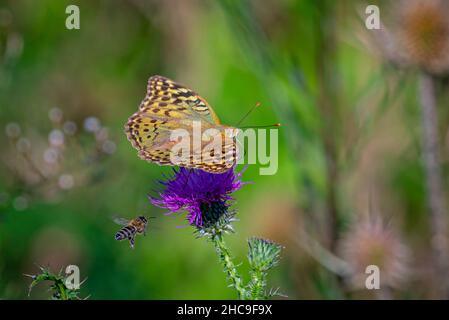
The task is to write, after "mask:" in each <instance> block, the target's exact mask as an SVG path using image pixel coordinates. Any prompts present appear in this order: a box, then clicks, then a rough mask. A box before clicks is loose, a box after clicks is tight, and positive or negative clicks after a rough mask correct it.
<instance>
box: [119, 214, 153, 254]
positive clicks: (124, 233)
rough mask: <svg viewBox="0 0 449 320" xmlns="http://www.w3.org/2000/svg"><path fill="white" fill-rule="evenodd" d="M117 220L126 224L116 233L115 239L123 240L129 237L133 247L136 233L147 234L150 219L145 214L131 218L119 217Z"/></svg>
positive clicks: (121, 223)
mask: <svg viewBox="0 0 449 320" xmlns="http://www.w3.org/2000/svg"><path fill="white" fill-rule="evenodd" d="M115 222H116V223H118V224H120V225H123V226H124V227H123V228H121V229H120V230H119V231H117V233H116V234H115V240H117V241H121V240H125V239H128V240H129V243H130V245H131V248H134V238H135V236H136V234H143V235H146V230H147V226H148V219H147V218H146V217H144V216H139V217H137V218H135V219H131V220H126V219H121V218H118V219H115Z"/></svg>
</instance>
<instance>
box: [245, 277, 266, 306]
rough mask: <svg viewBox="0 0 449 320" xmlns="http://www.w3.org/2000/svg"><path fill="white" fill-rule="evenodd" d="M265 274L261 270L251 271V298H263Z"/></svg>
mask: <svg viewBox="0 0 449 320" xmlns="http://www.w3.org/2000/svg"><path fill="white" fill-rule="evenodd" d="M266 278H267V274H266V273H265V272H263V271H261V270H253V271H251V284H250V286H249V287H250V290H251V291H250V294H251V300H260V299H265V287H266V285H267V281H266Z"/></svg>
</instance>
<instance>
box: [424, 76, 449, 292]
mask: <svg viewBox="0 0 449 320" xmlns="http://www.w3.org/2000/svg"><path fill="white" fill-rule="evenodd" d="M419 93H420V100H421V120H422V152H423V160H424V167H425V172H426V188H427V190H426V191H427V201H428V206H429V215H430V216H429V218H430V225H431V229H432V239H431V246H432V251H433V259H434V267H435V272H436V277H437V279H436V285H437V287H439V291H440V297H441V298H443V299H447V298H449V283H448V270H449V257H448V244H447V238H446V237H447V219H446V213H447V212H446V203H445V199H444V192H443V182H442V180H441V168H440V163H439V159H440V155H439V148H438V121H437V110H436V98H435V83H434V79H433V78H432V76H431V75H429V74H426V73H422V74H421V77H420V91H419Z"/></svg>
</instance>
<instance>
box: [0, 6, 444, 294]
mask: <svg viewBox="0 0 449 320" xmlns="http://www.w3.org/2000/svg"><path fill="white" fill-rule="evenodd" d="M412 2H413V3H415V2H416V1H410V2H408V4H404V2H401V4H399V3H398V2H396V1H394V3H393V1H377V2H375V3H376V4H378V5H379V6H380V14H381V21H382V30H368V29H367V28H366V27H365V18H366V14H365V8H366V6H367V3H365V2H363V1H311V0H296V1H295V0H282V1H277V0H276V1H275V0H267V1H261V0H260V1H257V0H252V1H250V0H243V1H232V0H222V1H201V0H188V1H187V0H164V1H156V0H147V1H144V0H125V1H122V0H120V1H119V0H114V1H105V0H103V1H101V0H96V1H87V0H86V1H65V0H61V1H50V0H41V1H39V2H37V1H34V0H18V1H17V0H14V1H13V0H9V1H8V0H1V1H0V128H2V130H1V134H0V158H1V163H2V165H1V166H0V298H3V299H28V297H27V290H28V285H29V283H30V279H29V278H26V277H24V276H23V274H24V273H27V274H30V273H31V274H33V273H37V272H38V268H37V266H36V264H37V265H44V266H50V267H51V268H52V269H53V270H54V271H58V270H59V269H60V268H61V267H64V266H66V265H68V264H76V265H78V266H79V267H80V270H81V276H82V278H85V277H87V281H86V282H85V284H84V285H83V287H82V289H81V293H82V296H88V295H90V298H91V299H227V298H229V299H234V298H235V297H236V295H235V293H234V291H233V290H232V289H231V288H228V287H227V286H226V279H225V275H224V274H223V273H222V270H221V266H220V265H219V263H218V259H217V257H216V256H215V252H214V249H213V247H212V245H211V244H210V243H208V242H207V241H204V240H202V239H196V238H195V237H194V235H193V230H192V229H191V228H189V227H185V228H177V227H178V226H182V225H185V220H184V217H183V216H182V215H179V216H174V215H173V216H164V215H163V213H164V211H162V210H160V209H157V208H155V207H154V206H152V205H151V204H150V203H149V202H148V200H147V195H148V193H150V194H154V193H155V192H156V191H157V190H158V188H159V186H158V184H157V181H158V179H161V178H162V177H163V174H166V173H170V172H171V169H170V168H168V167H159V166H157V165H154V164H150V163H146V162H144V161H142V160H140V159H139V158H138V157H137V154H136V151H135V150H134V149H133V148H132V147H131V144H130V143H129V142H128V141H127V139H126V136H125V134H124V132H123V126H124V124H125V122H126V120H127V118H128V117H129V116H130V115H131V114H132V113H133V112H135V111H136V110H137V107H138V105H139V103H140V101H141V100H142V99H143V97H144V95H145V90H146V83H147V79H148V78H149V76H151V75H154V74H160V75H164V76H166V77H169V78H172V79H174V80H176V81H178V82H180V83H184V84H187V85H188V86H189V87H191V88H193V89H194V90H195V91H197V92H198V93H200V94H201V95H202V96H203V97H204V98H206V99H207V100H208V102H209V103H210V104H211V105H212V106H213V107H214V109H215V111H216V112H217V114H218V115H219V117H220V118H221V120H222V122H223V123H226V124H231V125H232V124H235V123H237V122H238V121H239V120H240V119H241V117H242V116H243V115H244V114H245V112H246V111H247V110H249V109H250V108H251V107H252V106H253V105H254V104H255V103H256V102H261V104H262V106H261V107H260V108H258V109H257V111H255V112H254V113H253V114H252V115H251V117H250V118H249V119H248V120H247V121H246V124H248V125H251V124H253V125H268V124H272V123H277V122H280V123H282V124H283V127H281V128H280V129H279V133H280V135H279V137H280V139H279V168H278V172H277V173H276V175H272V176H260V175H259V167H260V166H259V165H257V164H256V165H251V166H250V167H249V168H248V169H247V170H246V171H245V173H244V176H243V179H244V180H246V181H251V182H253V183H252V184H248V185H246V186H245V187H244V188H243V189H242V190H240V191H238V193H236V194H235V197H236V198H237V201H236V204H235V208H236V209H238V211H239V213H238V217H239V219H240V221H238V222H237V223H236V224H235V228H236V233H235V234H232V235H229V236H227V238H226V240H227V242H228V243H229V246H230V247H231V250H232V253H233V255H234V257H235V261H236V263H239V262H242V265H241V266H240V267H239V268H240V270H241V273H242V274H243V275H244V278H245V280H247V279H248V277H247V272H248V266H247V263H246V253H247V244H246V239H247V238H248V237H250V236H253V235H257V236H262V237H266V238H269V239H272V240H274V241H276V242H279V243H281V244H282V245H284V246H285V250H284V252H283V255H282V261H281V264H280V266H279V267H277V268H276V269H275V270H274V271H273V272H272V273H271V274H270V277H269V284H270V286H272V287H280V288H281V292H282V293H284V294H285V295H287V296H288V299H351V298H363V299H376V298H445V297H447V296H445V295H444V294H442V293H441V292H440V291H438V289H437V287H436V285H435V283H438V282H439V280H440V279H445V278H446V277H445V275H444V274H438V273H436V272H434V266H433V262H432V261H433V257H432V243H433V242H432V239H433V238H434V236H435V235H434V234H433V229H432V226H431V222H430V221H431V218H429V217H431V214H430V213H429V209H428V207H427V204H426V194H427V192H426V184H425V181H426V179H425V172H424V168H423V164H422V160H423V152H422V139H421V131H422V130H421V112H420V100H419V92H418V80H419V77H420V75H421V74H423V73H425V72H426V71H429V70H427V69H426V65H425V63H426V61H429V59H422V60H419V61H418V60H416V59H415V60H412V61H411V60H410V59H409V60H408V61H406V62H404V63H402V62H403V59H402V54H404V55H407V53H408V52H410V51H411V50H413V48H408V47H399V49H395V50H391V47H392V44H391V43H390V42H393V43H394V41H395V39H394V37H395V36H398V37H399V36H400V35H402V33H395V32H393V31H391V32H390V29H387V26H389V27H390V28H391V29H394V28H399V27H404V26H403V25H401V24H400V23H401V21H404V20H403V19H404V18H403V16H401V12H402V13H403V12H404V8H405V7H408V6H411V5H412ZM69 4H76V5H78V6H79V8H80V13H81V28H80V30H68V29H66V27H65V20H66V18H67V14H66V13H65V9H66V7H67V6H68V5H69ZM413 5H415V4H413ZM401 10H402V11H401ZM418 12H425V10H424V11H423V10H418ZM435 12H447V11H444V10H437V11H435ZM435 12H434V14H435V15H437V13H435ZM401 19H402V20H401ZM416 20H417V21H418V22H416V23H415V24H417V25H418V27H419V26H421V27H422V29H425V30H427V32H428V35H429V38H430V39H434V38H432V35H433V33H432V32H433V31H432V30H433V29H432V26H433V24H432V23H430V22H429V21H438V19H437V18H435V17H434V18H432V19H427V20H426V19H421V20H423V21H424V22H422V21H421V20H419V19H416ZM446 20H447V16H445V19H443V21H446ZM420 21H421V22H420ZM419 23H421V25H419ZM426 23H427V24H426ZM445 23H446V22H444V23H443V22H442V25H444V24H445ZM384 25H385V28H384ZM398 25H399V26H398ZM409 25H410V26H414V25H413V23H410V24H409ZM429 25H430V27H429ZM426 27H427V29H426ZM439 28H440V29H438V32H437V34H438V35H439V38H438V41H440V42H441V43H442V44H441V46H443V48H446V47H444V45H445V43H444V41H449V40H445V36H448V35H449V31H448V30H449V29H448V30H446V29H445V28H444V27H442V26H439ZM417 29H419V28H417ZM419 30H421V29H419ZM429 30H430V31H429ZM410 32H412V33H413V32H414V31H413V30H412V31H410ZM429 32H430V33H429ZM445 32H446V33H445ZM398 34H399V35H398ZM406 36H407V35H405V36H404V37H405V40H407V39H408V38H406ZM426 39H427V38H426ZM448 39H449V36H448ZM399 40H401V39H399ZM417 41H419V39H418V40H417ZM434 41H436V40H434ZM398 42H399V43H401V41H398ZM441 46H435V48H433V47H432V48H431V49H430V52H431V53H434V52H435V51H437V50H440V49H439V48H440V47H441ZM448 48H449V46H448ZM443 51H445V52H446V54H449V50H445V49H444V50H443ZM419 54H420V52H419V51H418V53H417V55H418V56H419ZM401 59H402V60H401ZM410 61H411V62H410ZM435 65H436V67H435ZM444 67H445V66H444V63H443V66H441V64H434V65H432V68H430V70H431V73H432V79H433V80H434V81H433V83H434V84H435V96H436V100H437V111H438V119H437V120H438V121H437V124H436V129H437V133H438V141H439V145H438V148H439V150H440V158H441V159H440V160H441V165H442V172H441V178H442V180H443V184H444V182H445V181H447V179H446V178H447V166H448V161H449V150H448V148H449V138H448V137H449V135H448V128H449V117H448V110H449V109H448V108H446V106H447V103H448V98H449V95H448V90H447V89H448V86H447V81H446V77H445V76H444V70H443V69H444ZM435 68H436V69H438V68H440V69H438V70H436V71H435ZM423 70H424V71H423ZM434 71H435V72H434ZM440 71H441V72H440ZM434 74H435V75H434ZM424 156H425V154H424ZM239 169H241V168H239ZM443 187H444V185H443ZM445 190H446V191H444V194H443V197H446V195H447V189H445ZM137 214H146V215H151V216H156V217H157V219H155V220H154V221H151V222H152V223H151V225H150V232H149V234H148V235H147V237H138V238H137V240H136V248H135V250H130V248H129V246H128V244H127V243H121V242H116V241H114V238H113V236H114V233H115V232H116V231H117V228H118V227H117V225H115V224H114V223H113V222H112V220H111V217H112V216H114V215H119V216H123V217H129V218H131V217H134V216H136V215H137ZM367 264H377V265H380V267H381V279H382V280H381V283H382V289H381V290H372V291H370V290H366V289H365V288H364V285H363V283H364V274H363V272H364V266H366V265H367ZM348 270H350V271H348ZM361 277H362V280H360V279H361ZM45 289H46V288H45V286H43V285H42V286H39V287H37V288H36V289H35V290H33V292H32V294H31V298H33V299H45V298H48V293H47V292H46V290H45Z"/></svg>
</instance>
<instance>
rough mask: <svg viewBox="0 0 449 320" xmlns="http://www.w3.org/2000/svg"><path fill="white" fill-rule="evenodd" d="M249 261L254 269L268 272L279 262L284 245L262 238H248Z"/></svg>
mask: <svg viewBox="0 0 449 320" xmlns="http://www.w3.org/2000/svg"><path fill="white" fill-rule="evenodd" d="M248 246H249V251H248V261H249V264H250V266H251V268H252V269H253V270H259V271H262V272H266V271H268V270H270V269H271V268H273V267H275V266H276V265H277V264H278V263H279V258H280V254H281V251H282V246H281V245H279V244H277V243H275V242H272V241H270V240H266V239H261V238H250V239H248Z"/></svg>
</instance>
